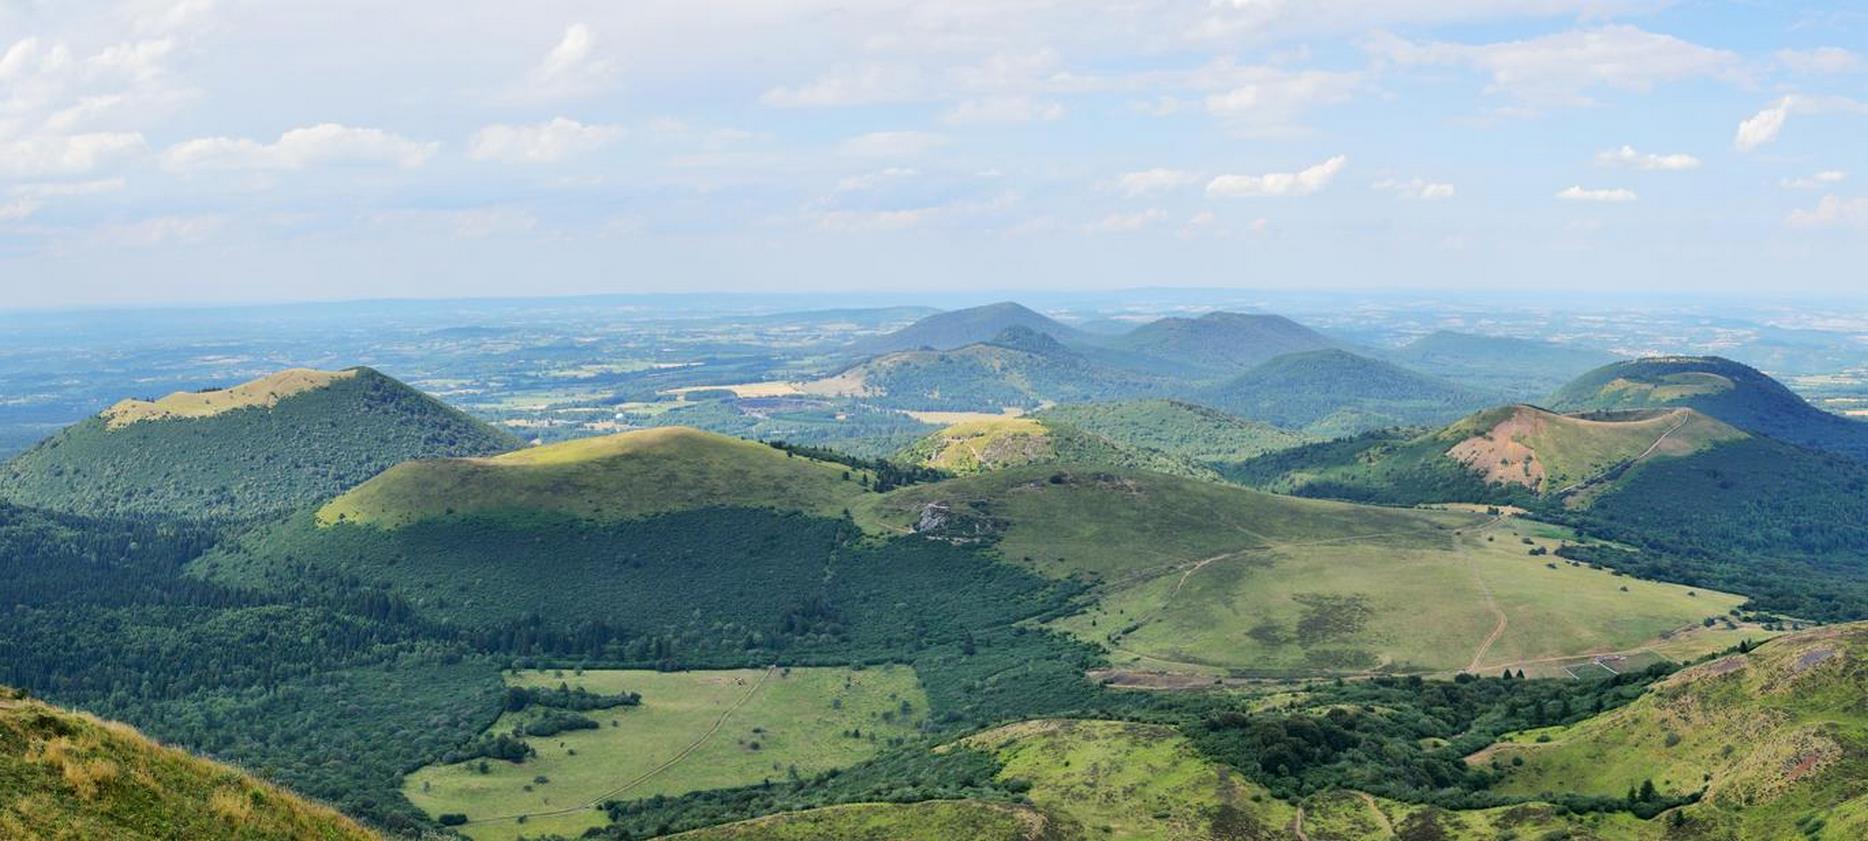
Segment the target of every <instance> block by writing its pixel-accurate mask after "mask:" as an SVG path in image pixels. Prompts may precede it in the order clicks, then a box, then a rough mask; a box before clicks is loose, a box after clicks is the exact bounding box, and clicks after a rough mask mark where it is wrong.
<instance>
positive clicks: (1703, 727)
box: [1470, 623, 1868, 839]
mask: <svg viewBox="0 0 1868 841" xmlns="http://www.w3.org/2000/svg"><path fill="white" fill-rule="evenodd" d="M1864 697H1868V625H1863V624H1860V623H1856V624H1851V625H1841V626H1835V627H1830V628H1822V629H1817V630H1814V631H1807V632H1803V633H1799V634H1792V635H1788V636H1784V637H1780V638H1778V639H1775V640H1772V641H1770V642H1767V643H1765V644H1763V645H1762V646H1760V647H1758V648H1757V649H1756V650H1754V651H1752V652H1750V653H1749V654H1734V655H1730V656H1727V657H1724V658H1721V659H1718V660H1714V661H1712V662H1709V663H1705V664H1702V665H1699V666H1695V667H1693V668H1691V669H1688V670H1686V671H1683V672H1680V673H1679V674H1676V675H1674V676H1672V677H1670V678H1669V679H1667V680H1666V681H1664V682H1662V683H1660V684H1658V685H1657V686H1655V687H1654V688H1653V689H1652V690H1650V692H1649V693H1648V694H1647V695H1646V696H1644V697H1642V698H1640V699H1638V700H1636V701H1635V702H1634V703H1631V704H1629V705H1628V706H1626V707H1623V708H1621V709H1618V710H1615V711H1613V712H1609V713H1605V714H1603V715H1601V716H1598V717H1596V718H1591V719H1587V720H1585V721H1583V722H1581V723H1578V724H1575V725H1572V726H1570V727H1567V728H1557V729H1549V730H1543V731H1534V732H1531V733H1526V734H1521V735H1520V736H1518V737H1515V738H1514V739H1512V740H1509V741H1507V742H1505V743H1501V744H1499V745H1496V746H1494V747H1492V748H1489V749H1487V750H1486V751H1483V752H1481V753H1479V754H1476V755H1474V757H1473V758H1472V759H1471V760H1470V761H1472V762H1475V763H1480V764H1487V765H1492V764H1496V766H1497V767H1498V768H1499V769H1500V770H1502V772H1503V773H1504V775H1505V776H1504V779H1503V781H1502V782H1501V783H1500V784H1499V788H1500V789H1502V790H1504V791H1507V792H1515V793H1524V794H1539V793H1543V792H1581V793H1586V794H1600V795H1606V796H1611V797H1613V796H1621V795H1623V794H1625V793H1626V792H1628V791H1630V790H1638V789H1639V788H1640V787H1642V786H1643V785H1644V784H1646V783H1648V782H1652V783H1653V786H1654V788H1655V789H1656V790H1657V791H1658V793H1659V794H1661V795H1685V794H1692V793H1694V792H1701V791H1703V792H1704V796H1703V797H1702V798H1701V800H1700V801H1699V802H1698V803H1695V804H1692V805H1689V806H1685V807H1683V808H1681V809H1680V810H1679V811H1680V812H1681V813H1682V814H1681V818H1680V819H1679V820H1678V824H1679V825H1680V827H1681V831H1680V833H1679V834H1680V836H1681V837H1691V838H1796V837H1809V838H1837V839H1840V838H1862V837H1868V789H1865V788H1864V786H1863V780H1868V710H1864V709H1863V707H1862V699H1863V698H1864Z"/></svg>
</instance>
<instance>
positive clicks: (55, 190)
mask: <svg viewBox="0 0 1868 841" xmlns="http://www.w3.org/2000/svg"><path fill="white" fill-rule="evenodd" d="M125 183H126V182H125V181H124V180H123V179H121V178H100V179H96V180H92V181H55V182H50V183H41V184H20V185H18V186H15V187H13V188H12V189H10V190H8V191H7V200H6V201H5V202H4V203H0V222H17V221H19V220H21V219H25V218H27V217H29V216H31V215H33V214H34V213H37V212H39V210H40V209H41V208H43V207H44V206H45V202H46V200H47V199H60V198H74V197H79V196H95V195H98V194H100V193H109V192H114V191H117V190H121V189H123V187H124V184H125Z"/></svg>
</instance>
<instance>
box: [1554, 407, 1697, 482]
mask: <svg viewBox="0 0 1868 841" xmlns="http://www.w3.org/2000/svg"><path fill="white" fill-rule="evenodd" d="M1673 413H1674V414H1675V415H1678V416H1679V418H1680V419H1679V420H1678V421H1676V422H1675V423H1674V425H1673V426H1670V427H1667V431H1666V432H1662V433H1661V434H1660V437H1659V438H1656V439H1654V443H1652V444H1649V445H1648V446H1647V449H1646V450H1643V451H1642V452H1641V454H1640V455H1638V456H1635V457H1634V458H1632V459H1629V460H1628V462H1627V463H1628V464H1640V463H1641V462H1643V461H1646V460H1647V458H1648V456H1651V455H1653V454H1654V451H1655V450H1658V449H1660V445H1662V444H1665V443H1667V436H1669V435H1672V434H1674V433H1675V432H1679V431H1680V428H1681V427H1683V426H1686V422H1687V421H1689V420H1692V419H1693V416H1692V415H1690V414H1687V411H1686V410H1685V409H1675V410H1673ZM1619 466H1620V465H1617V467H1619ZM1614 469H1615V468H1614V467H1611V468H1609V469H1608V470H1605V471H1603V472H1601V473H1597V474H1596V475H1594V476H1591V477H1589V478H1587V479H1584V480H1582V481H1580V482H1577V483H1575V484H1572V485H1570V486H1569V487H1567V488H1562V489H1560V490H1558V491H1557V492H1556V494H1555V495H1556V496H1562V495H1564V494H1567V493H1570V492H1572V491H1576V490H1579V489H1582V488H1586V487H1589V486H1590V485H1592V484H1594V483H1595V482H1596V481H1597V480H1599V479H1601V478H1602V477H1603V476H1604V475H1605V474H1607V473H1609V472H1611V471H1613V470H1614Z"/></svg>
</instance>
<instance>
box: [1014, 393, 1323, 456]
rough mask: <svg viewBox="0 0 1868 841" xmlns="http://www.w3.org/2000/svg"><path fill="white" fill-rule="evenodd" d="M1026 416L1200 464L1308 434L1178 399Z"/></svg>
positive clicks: (1284, 445)
mask: <svg viewBox="0 0 1868 841" xmlns="http://www.w3.org/2000/svg"><path fill="white" fill-rule="evenodd" d="M1031 417H1034V418H1037V419H1039V420H1047V421H1059V422H1062V423H1066V424H1069V425H1071V426H1074V427H1077V428H1078V429H1081V430H1083V431H1085V432H1090V433H1094V434H1096V435H1101V436H1103V437H1104V438H1108V439H1110V440H1112V441H1117V442H1120V443H1122V444H1126V445H1128V446H1131V447H1144V448H1147V449H1151V450H1158V451H1160V452H1164V453H1168V454H1170V455H1175V456H1180V457H1181V458H1185V459H1190V460H1192V461H1195V462H1198V463H1202V464H1213V463H1223V462H1237V461H1244V460H1246V459H1250V458H1255V457H1258V456H1261V455H1264V454H1266V453H1272V452H1277V451H1279V450H1286V449H1290V448H1292V447H1297V446H1301V445H1303V444H1306V443H1308V442H1309V441H1310V440H1311V439H1310V437H1309V436H1306V435H1304V434H1303V433H1299V432H1292V431H1290V430H1286V429H1280V428H1278V427H1275V426H1272V425H1271V424H1268V423H1260V422H1257V421H1249V420H1246V419H1244V418H1241V417H1237V416H1235V415H1229V414H1226V413H1225V412H1222V411H1219V410H1218V409H1211V408H1208V407H1206V406H1201V405H1199V404H1197V403H1188V402H1185V401H1181V400H1166V399H1155V400H1127V401H1120V402H1115V403H1075V404H1069V405H1063V406H1054V407H1052V408H1049V409H1045V410H1043V411H1041V412H1038V413H1037V414H1035V415H1032V416H1031Z"/></svg>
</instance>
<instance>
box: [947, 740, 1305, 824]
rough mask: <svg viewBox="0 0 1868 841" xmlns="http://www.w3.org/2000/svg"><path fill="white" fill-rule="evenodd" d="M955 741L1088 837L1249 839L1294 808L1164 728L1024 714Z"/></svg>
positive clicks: (1285, 821)
mask: <svg viewBox="0 0 1868 841" xmlns="http://www.w3.org/2000/svg"><path fill="white" fill-rule="evenodd" d="M963 744H965V745H967V746H969V747H972V748H975V749H978V750H984V751H989V752H991V753H993V754H995V755H996V756H997V757H998V758H999V760H1000V761H1001V762H1003V763H1004V768H1003V769H1002V770H1001V771H1000V773H999V777H1000V778H1001V779H1018V780H1025V781H1028V782H1030V783H1031V792H1030V797H1031V801H1032V803H1033V804H1034V805H1036V806H1037V807H1038V808H1039V809H1041V810H1043V811H1044V812H1045V813H1046V814H1047V815H1049V816H1051V817H1052V818H1053V819H1054V820H1058V821H1061V822H1064V823H1066V824H1070V825H1074V827H1077V828H1080V829H1081V831H1082V833H1083V836H1084V837H1088V838H1107V839H1111V841H1130V839H1134V841H1140V840H1141V839H1170V838H1172V839H1186V841H1196V840H1197V839H1217V838H1232V837H1243V838H1251V837H1258V836H1256V835H1252V834H1247V832H1248V829H1247V828H1249V829H1250V830H1253V831H1257V832H1266V833H1276V832H1277V831H1278V830H1279V829H1280V828H1282V827H1284V826H1285V825H1287V824H1288V823H1289V822H1290V820H1291V817H1292V815H1293V814H1294V810H1293V809H1292V808H1291V807H1290V806H1289V805H1288V804H1285V803H1284V802H1282V801H1279V800H1276V799H1274V798H1272V797H1271V796H1270V795H1269V794H1268V793H1267V792H1266V791H1265V790H1264V789H1263V788H1262V787H1260V786H1258V785H1257V784H1255V783H1252V782H1251V781H1249V780H1247V779H1245V778H1243V777H1241V776H1239V775H1238V774H1237V773H1236V772H1233V771H1231V770H1230V769H1228V768H1225V767H1224V766H1221V765H1218V764H1215V763H1213V762H1210V761H1208V760H1205V759H1202V758H1201V757H1200V756H1199V755H1198V754H1197V753H1195V752H1194V749H1193V747H1192V746H1191V745H1190V744H1189V743H1188V742H1187V740H1186V738H1185V737H1183V736H1181V735H1180V734H1179V733H1178V732H1176V731H1175V730H1173V729H1172V728H1168V727H1161V726H1155V725H1146V724H1132V723H1128V722H1117V721H1076V720H1048V721H1027V722H1021V723H1018V724H1013V725H1008V726H1006V727H1002V728H999V729H997V730H991V731H988V732H986V733H982V734H979V735H977V736H973V737H970V738H968V739H966V740H965V741H964V742H963ZM1216 830H1217V831H1216ZM1273 837H1282V836H1273Z"/></svg>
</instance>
